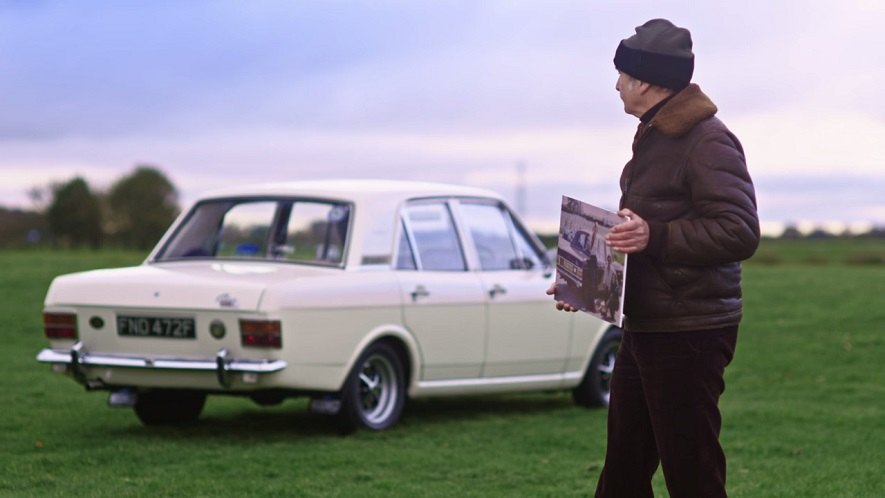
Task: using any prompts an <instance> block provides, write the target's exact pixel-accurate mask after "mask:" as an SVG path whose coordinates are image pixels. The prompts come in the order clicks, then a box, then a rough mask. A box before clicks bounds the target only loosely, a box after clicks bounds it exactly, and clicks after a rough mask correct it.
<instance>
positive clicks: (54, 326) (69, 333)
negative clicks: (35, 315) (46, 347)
mask: <svg viewBox="0 0 885 498" xmlns="http://www.w3.org/2000/svg"><path fill="white" fill-rule="evenodd" d="M43 332H44V333H45V334H46V337H47V338H49V339H76V338H77V315H75V314H73V313H43Z"/></svg>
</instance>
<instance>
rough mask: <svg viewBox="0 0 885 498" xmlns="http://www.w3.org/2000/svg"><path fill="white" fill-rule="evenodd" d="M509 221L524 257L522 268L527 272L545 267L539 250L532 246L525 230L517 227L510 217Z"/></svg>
mask: <svg viewBox="0 0 885 498" xmlns="http://www.w3.org/2000/svg"><path fill="white" fill-rule="evenodd" d="M508 219H509V220H510V225H511V226H512V227H513V236H514V237H515V238H516V246H517V250H518V251H519V254H520V256H521V257H522V260H521V262H522V264H521V265H520V267H521V268H524V269H526V270H530V269H532V268H541V267H543V266H544V264H543V263H541V256H540V255H539V254H538V249H537V248H536V247H535V245H534V244H532V241H531V239H530V238H529V236H528V234H527V233H526V231H525V229H524V228H521V227H519V226H516V224H515V223H514V221H513V218H511V217H509V216H508Z"/></svg>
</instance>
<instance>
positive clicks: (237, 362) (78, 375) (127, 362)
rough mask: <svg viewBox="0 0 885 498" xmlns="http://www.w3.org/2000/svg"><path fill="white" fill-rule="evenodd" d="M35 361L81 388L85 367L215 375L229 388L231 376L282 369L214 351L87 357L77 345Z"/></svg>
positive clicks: (44, 354) (49, 352)
mask: <svg viewBox="0 0 885 498" xmlns="http://www.w3.org/2000/svg"><path fill="white" fill-rule="evenodd" d="M37 361H39V362H42V363H51V364H53V365H67V366H68V367H70V369H71V373H72V374H73V376H74V378H75V379H77V380H78V381H80V382H81V383H84V384H85V383H86V382H85V371H84V369H85V368H88V367H115V368H135V369H145V370H166V371H201V372H215V373H216V377H217V379H218V383H219V384H220V385H221V386H222V387H230V384H231V382H230V376H231V375H232V374H255V375H258V374H269V373H274V372H279V371H281V370H283V369H284V368H286V362H285V361H283V360H274V359H257V360H256V359H243V358H239V359H238V358H230V356H229V354H228V351H227V349H220V350H218V352H217V353H216V354H215V357H214V358H175V357H145V356H135V355H112V354H101V353H89V352H87V351H85V350H84V348H83V343H80V342H78V343H76V344H74V345H73V346H72V347H71V349H44V350H42V351H40V353H39V354H38V355H37Z"/></svg>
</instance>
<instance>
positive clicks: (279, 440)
mask: <svg viewBox="0 0 885 498" xmlns="http://www.w3.org/2000/svg"><path fill="white" fill-rule="evenodd" d="M883 255H885V244H883V242H881V241H801V242H787V241H777V242H774V241H767V242H766V243H765V244H764V246H763V247H762V248H761V249H760V252H759V256H758V259H757V260H756V261H751V262H750V263H748V264H747V265H746V266H745V275H744V282H745V284H744V292H745V301H746V318H745V320H744V323H743V325H742V328H741V333H740V339H739V341H738V351H737V354H736V357H735V360H734V363H733V364H732V365H731V366H730V367H729V369H728V370H727V372H726V377H727V384H728V388H727V390H726V392H725V395H724V397H723V399H722V403H721V405H722V410H723V416H724V425H723V434H722V440H723V444H724V446H725V450H726V454H727V455H728V462H729V475H728V489H729V492H730V495H731V496H735V497H818V496H820V497H881V496H885V478H883V469H885V361H883V360H885V346H883V342H885V341H883V335H885V297H883V296H885V265H883V264H881V261H882V256H883ZM142 257H143V254H136V253H124V252H96V253H93V252H49V251H45V252H23V251H19V252H8V251H7V252H0V338H2V347H0V376H2V377H0V378H2V381H0V382H2V409H3V410H4V412H5V413H4V414H3V416H2V417H0V496H35V497H36V496H40V497H44V496H108V497H111V496H114V497H117V496H121V497H126V496H152V497H153V496H341V497H363V496H442V497H446V496H457V497H471V496H526V497H560V496H592V492H593V487H594V486H595V482H596V478H597V476H598V473H599V470H600V468H601V465H602V461H603V456H604V451H605V417H606V413H605V411H604V410H585V409H581V408H577V407H575V406H574V405H573V404H572V403H571V398H570V396H569V395H568V394H566V393H544V394H531V395H510V396H494V397H483V398H458V399H446V400H432V401H419V402H414V403H412V404H411V405H410V406H409V407H408V408H407V411H406V415H405V417H404V420H403V421H402V423H401V424H400V425H399V426H397V427H396V428H395V429H394V430H392V431H389V432H384V433H367V432H361V433H357V434H355V435H353V436H350V437H341V436H338V435H336V434H335V433H334V431H332V430H331V427H330V426H329V425H328V424H327V421H326V420H325V419H323V418H321V417H318V416H313V415H309V414H307V413H306V411H305V402H304V401H300V400H292V401H287V402H285V403H284V404H282V405H281V406H278V407H272V408H261V407H258V406H257V405H254V404H252V403H250V402H248V401H245V400H241V399H236V398H218V397H216V398H211V397H210V399H209V401H208V403H207V407H206V410H205V411H204V413H203V417H202V418H201V420H200V423H199V424H198V425H196V426H192V427H187V428H145V427H143V426H141V425H140V424H139V423H138V421H137V419H136V418H135V416H134V415H133V414H132V412H131V411H130V410H125V409H110V408H107V407H106V406H105V401H106V394H105V393H101V392H95V393H87V392H85V391H84V390H83V389H82V388H81V387H79V386H78V385H76V384H75V383H73V382H72V381H70V380H68V379H67V378H64V377H61V376H58V375H55V374H52V373H51V372H50V370H49V367H47V366H45V365H41V364H38V363H37V362H36V361H35V360H34V356H35V355H36V353H37V351H39V349H40V348H42V347H44V345H45V341H44V339H43V337H42V326H41V321H40V312H41V303H42V299H43V296H44V294H45V291H46V288H47V287H48V285H49V282H50V280H51V278H52V277H53V276H54V275H57V274H61V273H66V272H71V271H76V270H83V269H89V268H97V267H107V266H121V265H128V264H134V263H138V262H139V261H140V260H141V259H142ZM875 261H880V263H878V264H876V263H875ZM655 487H656V494H657V495H658V496H667V493H666V489H665V487H664V484H663V478H662V477H661V475H660V473H658V475H656V478H655Z"/></svg>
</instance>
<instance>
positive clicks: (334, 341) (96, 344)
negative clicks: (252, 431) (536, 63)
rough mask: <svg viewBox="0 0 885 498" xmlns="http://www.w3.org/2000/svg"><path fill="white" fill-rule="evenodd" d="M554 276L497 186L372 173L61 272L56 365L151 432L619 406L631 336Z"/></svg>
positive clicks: (206, 209) (280, 193)
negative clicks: (216, 400)
mask: <svg viewBox="0 0 885 498" xmlns="http://www.w3.org/2000/svg"><path fill="white" fill-rule="evenodd" d="M553 278H554V266H553V264H552V263H551V261H550V260H549V259H548V257H547V255H546V253H545V251H544V249H543V246H542V245H541V244H540V243H539V241H538V239H537V238H536V237H535V236H534V235H533V234H532V233H531V232H530V231H529V230H527V229H526V228H525V226H524V225H523V224H522V222H521V221H520V220H519V218H518V217H517V216H516V215H515V213H514V212H513V211H512V210H510V209H509V208H508V207H507V205H506V203H505V202H504V200H503V199H502V198H501V197H500V196H499V195H497V194H495V193H493V192H491V191H487V190H483V189H475V188H467V187H462V186H452V185H442V184H430V183H417V182H393V181H370V180H338V181H315V182H293V183H279V184H270V185H256V186H242V187H237V188H233V189H228V190H224V191H217V192H212V193H209V194H207V195H204V196H203V197H201V198H200V199H199V200H198V201H197V202H195V203H194V204H193V205H192V206H191V207H190V208H189V209H186V210H185V211H184V212H183V213H182V214H181V215H180V216H179V217H178V219H177V220H176V221H175V222H174V223H173V225H172V226H171V227H170V228H169V230H168V232H167V233H166V234H165V235H164V236H163V238H162V239H161V240H160V242H159V243H158V244H157V246H156V248H155V249H154V250H153V251H152V252H151V253H150V255H149V256H148V257H147V259H146V261H145V262H144V263H143V264H141V265H139V266H136V267H131V268H118V269H107V270H95V271H88V272H83V273H76V274H71V275H63V276H60V277H57V278H56V279H55V280H54V281H53V282H52V285H51V286H50V288H49V291H48V293H47V296H46V301H45V308H44V313H43V322H44V330H45V335H46V337H47V338H48V340H49V344H50V346H49V347H48V348H46V349H44V350H42V351H41V352H40V353H39V354H38V356H37V360H39V361H40V362H44V363H49V364H51V365H52V368H53V370H55V371H56V372H59V373H63V374H66V375H68V376H70V377H71V378H73V379H74V380H75V381H76V382H78V383H80V384H83V385H85V386H86V387H87V388H88V389H90V390H106V391H109V404H110V405H111V406H124V407H132V408H134V411H135V414H136V415H137V416H138V418H139V419H140V420H141V422H142V423H144V424H146V425H157V424H179V423H185V422H192V421H194V420H196V419H197V418H198V417H199V415H200V412H201V411H202V409H203V406H204V403H205V400H206V397H207V395H216V394H217V395H240V396H244V397H249V398H251V399H252V400H253V401H255V402H257V403H259V404H262V405H265V404H276V403H280V402H282V401H283V400H284V399H286V398H288V397H293V396H307V397H309V398H310V403H309V407H310V410H312V411H314V412H317V413H324V414H328V415H331V416H333V417H334V418H335V420H336V421H337V425H338V427H339V429H340V430H341V431H342V432H350V431H353V430H356V429H359V428H366V429H370V430H383V429H387V428H389V427H391V426H393V425H394V424H396V423H397V421H398V420H399V419H400V417H401V415H402V413H403V406H404V404H405V402H406V400H407V398H422V397H431V396H447V395H467V394H487V393H501V392H514V391H529V390H560V389H561V390H566V389H570V390H572V392H573V395H574V399H575V401H576V402H577V403H578V404H580V405H586V406H597V405H605V404H607V402H608V391H609V377H610V373H611V370H612V367H613V365H614V355H615V351H616V349H617V346H618V344H619V342H620V337H621V331H620V330H618V329H616V328H613V327H611V326H610V325H609V324H607V323H605V322H602V321H600V320H597V319H595V318H593V317H592V316H590V315H587V314H583V313H577V314H576V313H563V312H558V311H556V309H555V307H554V306H553V302H552V300H551V299H550V297H549V296H547V295H546V294H545V292H544V291H545V290H546V289H547V288H548V287H549V285H550V283H551V282H553Z"/></svg>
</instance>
